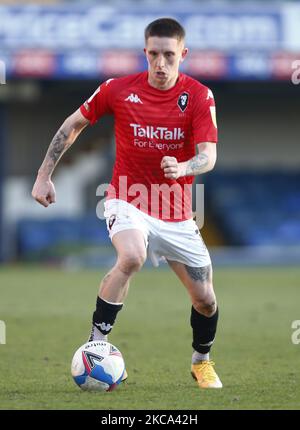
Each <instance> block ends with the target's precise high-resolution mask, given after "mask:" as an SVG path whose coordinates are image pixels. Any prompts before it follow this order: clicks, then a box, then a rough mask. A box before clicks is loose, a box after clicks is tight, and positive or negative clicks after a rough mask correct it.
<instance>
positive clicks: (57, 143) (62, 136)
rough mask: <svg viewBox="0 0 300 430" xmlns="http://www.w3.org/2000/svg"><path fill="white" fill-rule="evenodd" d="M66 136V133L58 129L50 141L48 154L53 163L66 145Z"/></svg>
mask: <svg viewBox="0 0 300 430" xmlns="http://www.w3.org/2000/svg"><path fill="white" fill-rule="evenodd" d="M67 138H68V136H67V135H66V133H64V132H63V130H61V129H60V130H58V132H57V133H56V135H55V136H54V138H53V140H52V142H51V143H50V146H49V152H48V155H49V157H50V158H51V160H52V161H53V163H54V165H55V164H56V162H57V160H58V159H59V157H60V156H61V154H62V153H63V152H64V150H65V149H66V147H67V144H66V140H67Z"/></svg>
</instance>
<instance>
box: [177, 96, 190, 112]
mask: <svg viewBox="0 0 300 430" xmlns="http://www.w3.org/2000/svg"><path fill="white" fill-rule="evenodd" d="M188 102H189V95H188V93H182V94H180V96H179V97H178V100H177V105H178V107H179V109H180V110H181V112H184V111H185V110H186V108H187V106H188Z"/></svg>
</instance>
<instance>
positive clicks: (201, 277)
mask: <svg viewBox="0 0 300 430" xmlns="http://www.w3.org/2000/svg"><path fill="white" fill-rule="evenodd" d="M185 268H186V271H187V273H188V274H189V276H190V277H191V278H192V279H193V280H194V281H201V282H205V281H207V280H208V279H209V277H210V272H211V265H209V266H204V267H190V266H187V265H186V264H185Z"/></svg>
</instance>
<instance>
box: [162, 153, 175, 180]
mask: <svg viewBox="0 0 300 430" xmlns="http://www.w3.org/2000/svg"><path fill="white" fill-rule="evenodd" d="M160 167H161V168H162V169H163V171H164V174H165V178H167V179H177V178H179V176H180V163H178V161H177V159H176V158H175V157H168V156H165V157H163V158H162V160H161V163H160Z"/></svg>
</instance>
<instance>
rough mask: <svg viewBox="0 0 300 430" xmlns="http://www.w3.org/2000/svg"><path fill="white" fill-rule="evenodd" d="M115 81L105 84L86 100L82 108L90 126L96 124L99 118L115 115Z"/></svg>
mask: <svg viewBox="0 0 300 430" xmlns="http://www.w3.org/2000/svg"><path fill="white" fill-rule="evenodd" d="M111 81H113V79H108V81H106V82H103V84H101V85H100V86H99V87H98V88H97V89H96V91H95V92H94V93H93V94H92V95H91V97H90V98H89V99H88V100H86V101H85V102H84V103H83V104H82V105H81V106H80V111H81V113H82V115H83V116H84V117H85V118H86V119H88V120H89V121H90V124H91V125H93V124H95V123H96V122H97V121H98V119H99V118H101V117H102V116H104V115H106V114H112V113H113V97H114V91H113V85H112V84H111Z"/></svg>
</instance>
